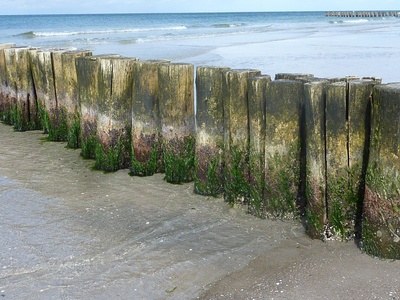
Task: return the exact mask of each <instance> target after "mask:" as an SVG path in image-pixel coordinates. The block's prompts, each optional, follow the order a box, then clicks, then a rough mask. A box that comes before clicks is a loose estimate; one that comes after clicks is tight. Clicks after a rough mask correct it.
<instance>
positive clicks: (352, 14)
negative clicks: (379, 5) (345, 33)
mask: <svg viewBox="0 0 400 300" xmlns="http://www.w3.org/2000/svg"><path fill="white" fill-rule="evenodd" d="M325 16H326V17H342V18H379V17H400V12H399V11H326V12H325Z"/></svg>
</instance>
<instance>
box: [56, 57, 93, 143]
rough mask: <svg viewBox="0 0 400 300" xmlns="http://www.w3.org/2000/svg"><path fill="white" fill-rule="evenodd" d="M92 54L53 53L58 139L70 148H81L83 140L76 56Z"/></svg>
mask: <svg viewBox="0 0 400 300" xmlns="http://www.w3.org/2000/svg"><path fill="white" fill-rule="evenodd" d="M89 55H91V52H90V51H55V52H53V53H52V59H53V68H54V83H55V92H56V99H57V109H56V113H55V114H56V115H57V122H58V125H57V126H55V128H58V129H59V132H60V134H58V135H59V137H58V139H59V140H63V141H66V142H67V147H69V148H74V149H76V148H79V147H80V140H81V136H80V135H81V129H80V105H79V96H78V92H79V89H78V80H77V73H76V62H75V61H76V58H78V57H85V56H89Z"/></svg>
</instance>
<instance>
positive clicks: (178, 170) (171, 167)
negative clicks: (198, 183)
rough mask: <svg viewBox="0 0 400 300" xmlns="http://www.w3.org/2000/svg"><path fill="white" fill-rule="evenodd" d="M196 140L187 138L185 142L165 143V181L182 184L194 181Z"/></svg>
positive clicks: (190, 137)
mask: <svg viewBox="0 0 400 300" xmlns="http://www.w3.org/2000/svg"><path fill="white" fill-rule="evenodd" d="M194 153H195V139H194V137H193V136H187V137H185V138H184V139H183V140H176V139H175V140H173V141H169V142H168V143H167V142H165V141H164V145H163V157H164V166H165V180H166V181H167V182H169V183H173V184H180V183H184V182H191V181H193V179H194V156H195V155H194Z"/></svg>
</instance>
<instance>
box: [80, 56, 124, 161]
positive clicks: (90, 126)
mask: <svg viewBox="0 0 400 300" xmlns="http://www.w3.org/2000/svg"><path fill="white" fill-rule="evenodd" d="M115 57H120V55H96V56H84V57H79V58H77V59H76V72H77V82H78V88H79V103H80V106H81V124H80V127H81V137H82V140H81V147H82V151H81V155H82V156H83V157H84V158H92V159H94V158H95V152H96V146H97V119H98V99H99V73H100V62H99V61H100V59H101V58H115Z"/></svg>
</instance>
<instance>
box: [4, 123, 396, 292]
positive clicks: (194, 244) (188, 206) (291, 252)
mask: <svg viewBox="0 0 400 300" xmlns="http://www.w3.org/2000/svg"><path fill="white" fill-rule="evenodd" d="M0 133H1V136H2V141H3V143H2V147H1V148H0V162H1V165H0V166H1V167H0V176H2V177H3V178H4V177H6V184H1V185H0V202H1V204H2V220H6V221H3V226H2V230H3V232H2V233H1V235H0V236H1V238H0V241H1V242H2V243H3V244H4V243H6V244H7V243H9V242H7V241H12V245H9V247H10V248H8V249H6V251H3V252H2V254H1V256H0V262H1V263H2V265H1V266H0V267H1V268H2V270H3V271H2V272H4V273H3V275H2V277H3V279H4V280H2V283H1V285H0V290H1V291H2V294H4V296H3V297H4V298H5V299H7V298H11V299H13V298H24V297H28V295H29V297H40V298H41V299H54V298H57V297H61V296H62V297H67V298H74V299H84V298H86V299H87V298H88V297H89V298H93V299H94V298H95V299H106V298H110V297H112V298H117V299H129V298H130V297H133V296H135V297H137V298H139V299H140V298H142V299H143V298H152V299H168V298H170V297H173V298H174V299H198V298H200V299H249V298H252V299H266V298H267V299H269V298H274V299H310V298H314V299H323V298H327V297H329V298H343V297H346V298H347V299H351V297H352V295H357V297H354V298H353V299H355V298H359V295H360V294H361V293H362V294H363V296H364V297H363V298H364V299H388V298H389V297H392V298H393V299H396V297H399V296H400V287H399V286H400V285H399V278H398V270H399V267H400V262H399V261H394V262H392V261H389V260H378V259H374V258H371V257H369V256H368V255H366V254H362V253H361V251H360V250H359V249H358V248H357V247H356V246H355V244H354V243H353V242H348V243H341V242H326V243H323V242H321V241H319V240H311V239H309V238H308V237H307V236H306V234H305V233H304V229H303V227H302V226H301V224H299V223H298V222H295V221H293V222H290V221H286V222H281V221H271V220H260V219H257V218H255V217H253V216H251V215H248V214H247V213H246V212H245V210H244V209H243V208H229V205H228V204H227V203H225V202H224V201H223V199H213V198H208V199H207V198H205V197H202V196H197V195H194V194H193V185H192V184H184V185H170V184H167V183H166V182H165V181H163V178H162V175H160V174H158V175H155V176H153V177H147V178H136V177H135V178H133V177H129V176H127V174H126V173H127V171H126V170H121V171H118V172H116V173H111V174H104V173H102V172H99V171H93V170H92V169H91V166H92V165H93V161H91V160H84V159H82V158H81V157H80V156H79V152H78V151H76V150H68V149H65V148H64V146H65V144H64V143H54V142H46V141H43V137H44V135H43V134H41V133H40V132H37V131H34V132H14V131H13V129H12V128H11V127H9V126H6V125H3V124H0ZM9 181H11V182H12V184H11V183H8V182H9ZM3 182H4V181H3ZM21 226H22V227H21ZM17 232H18V234H17ZM50 241H51V242H50ZM10 258H13V259H11V260H10ZM21 270H24V271H23V272H22V273H21ZM278 283H279V284H278ZM299 297H300V298H299ZM301 297H303V298H301ZM349 297H350V298H349Z"/></svg>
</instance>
